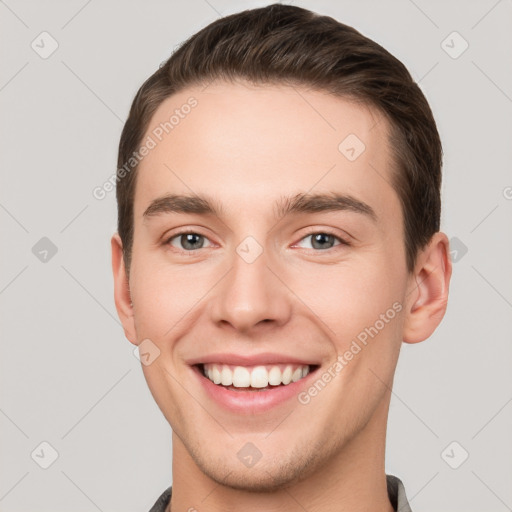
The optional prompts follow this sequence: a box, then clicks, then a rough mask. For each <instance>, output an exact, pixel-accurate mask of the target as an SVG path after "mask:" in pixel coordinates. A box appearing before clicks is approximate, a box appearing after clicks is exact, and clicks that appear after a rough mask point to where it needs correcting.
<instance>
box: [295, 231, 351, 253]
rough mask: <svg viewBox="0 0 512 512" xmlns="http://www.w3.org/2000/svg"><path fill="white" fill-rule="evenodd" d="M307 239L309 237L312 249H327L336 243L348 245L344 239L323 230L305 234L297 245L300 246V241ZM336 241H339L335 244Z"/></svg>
mask: <svg viewBox="0 0 512 512" xmlns="http://www.w3.org/2000/svg"><path fill="white" fill-rule="evenodd" d="M308 239H311V248H312V249H319V250H327V249H331V248H332V247H334V246H336V245H350V244H349V243H348V242H347V241H346V240H343V238H340V237H339V236H336V235H333V234H332V233H326V232H323V231H320V232H314V233H310V234H309V235H307V236H305V237H304V238H303V239H302V240H301V241H300V242H299V243H298V244H297V245H299V246H300V243H301V242H303V241H304V240H308ZM336 241H338V242H339V243H337V244H336V243H335V242H336ZM301 247H303V246H301ZM309 248H310V247H306V249H309Z"/></svg>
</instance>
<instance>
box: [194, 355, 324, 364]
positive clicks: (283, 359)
mask: <svg viewBox="0 0 512 512" xmlns="http://www.w3.org/2000/svg"><path fill="white" fill-rule="evenodd" d="M187 362H188V364H189V365H191V366H193V365H197V364H222V363H224V364H229V365H233V366H258V365H267V364H299V365H311V366H315V365H317V364H318V363H316V362H314V361H306V360H305V359H301V358H299V357H295V356H290V355H286V354H277V353H270V352H267V353H262V354H253V355H240V354H232V353H230V354H210V355H207V356H202V357H197V358H194V359H191V360H189V361H187Z"/></svg>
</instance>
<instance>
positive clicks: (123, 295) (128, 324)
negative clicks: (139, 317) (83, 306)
mask: <svg viewBox="0 0 512 512" xmlns="http://www.w3.org/2000/svg"><path fill="white" fill-rule="evenodd" d="M110 243H111V246H112V272H113V274H114V301H115V303H116V309H117V314H118V316H119V319H120V320H121V323H122V324H123V329H124V335H125V336H126V338H127V339H128V340H129V341H130V342H131V343H133V344H134V345H137V337H136V335H135V321H134V317H133V306H132V299H131V297H130V286H129V282H128V276H127V274H126V268H125V265H124V258H123V243H122V242H121V238H120V236H119V234H118V233H115V234H114V235H113V236H112V239H111V241H110Z"/></svg>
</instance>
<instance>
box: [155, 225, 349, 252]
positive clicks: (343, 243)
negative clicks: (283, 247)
mask: <svg viewBox="0 0 512 512" xmlns="http://www.w3.org/2000/svg"><path fill="white" fill-rule="evenodd" d="M182 235H199V236H200V237H203V238H206V239H207V240H209V239H208V237H206V236H204V235H201V233H197V232H196V231H180V232H179V233H174V234H173V235H172V236H171V237H169V238H167V239H166V241H165V242H164V245H170V244H171V241H172V240H174V239H175V238H178V237H180V236H182ZM313 235H328V236H332V237H334V238H335V239H336V240H338V241H339V242H340V243H339V244H337V245H334V246H333V247H330V248H329V249H318V250H317V249H309V250H312V251H314V252H319V253H323V252H328V251H330V250H333V249H334V248H335V247H338V246H339V245H345V246H348V247H350V246H351V245H352V244H351V243H350V242H349V241H347V240H346V239H344V238H341V237H340V236H339V235H336V234H334V233H333V232H331V231H322V230H321V231H310V232H309V233H307V234H306V235H304V236H303V237H302V238H301V239H300V240H299V242H302V240H305V239H306V238H308V237H310V236H313ZM299 242H297V243H299ZM295 245H297V244H294V246H295ZM174 249H176V250H178V251H179V252H181V253H186V254H194V253H196V252H197V251H200V250H201V249H202V248H201V249H192V250H189V251H187V250H184V249H177V248H176V247H174Z"/></svg>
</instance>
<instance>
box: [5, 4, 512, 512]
mask: <svg viewBox="0 0 512 512" xmlns="http://www.w3.org/2000/svg"><path fill="white" fill-rule="evenodd" d="M266 3H269V2H255V1H250V2H242V1H240V0H238V1H234V0H208V1H206V0H191V1H188V2H186V3H185V2H181V3H178V2H170V1H168V2H164V1H144V2H143V1H142V0H139V1H126V2H121V1H120V0H118V1H114V0H108V1H99V0H92V1H91V0H89V1H84V0H73V1H66V2H64V1H61V2H56V1H46V2H40V1H39V2H38V1H15V0H6V1H0V52H1V54H0V55H1V76H0V108H1V118H0V130H1V132H0V137H1V141H2V146H1V152H0V162H1V172H2V187H1V189H0V226H1V234H2V251H1V264H0V308H1V322H2V324H1V325H2V329H1V343H2V356H1V359H0V364H1V367H0V379H1V397H0V429H1V455H0V460H1V466H0V510H1V511H2V512H15V511H17V512H21V511H52V512H58V511H69V510H73V511H77V512H78V511H95V510H100V511H116V510H118V511H120V510H123V511H134V512H135V511H146V510H149V508H150V506H151V505H152V504H153V501H154V500H155V499H156V498H157V496H158V495H159V494H160V493H161V492H162V491H163V490H164V489H165V488H166V487H167V486H168V485H170V484H171V478H172V475H171V443H170V439H171V431H170V427H169V426H168V424H167V423H166V421H165V419H164V418H163V416H162V415H161V413H160V411H159V409H158V408H157V406H156V404H155V403H154V402H153V399H152V397H151V395H150V393H149V390H148V389H147V385H146V382H145V380H144V378H143V375H142V371H141V368H140V363H139V361H138V360H137V359H136V358H135V357H134V355H133V346H132V345H131V344H130V343H129V342H128V341H127V340H126V339H125V338H124V335H123V331H122V329H121V327H120V325H119V322H118V320H117V316H116V312H115V308H114V302H113V292H112V277H111V269H110V246H109V239H110V236H111V234H112V233H113V232H114V230H115V226H116V210H115V194H114V193H110V194H109V195H108V197H107V198H105V199H104V200H102V201H99V200H96V199H95V198H94V197H93V195H92V190H93V188H94V187H95V186H97V185H101V184H102V183H103V182H104V181H105V180H106V179H108V177H109V176H111V174H112V173H113V172H114V171H115V166H116V153H117V144H118V141H119V136H120V133H121V129H122V126H123V121H124V119H125V118H126V115H127V112H128V108H129V105H130V103H131V101H132V98H133V96H134V94H135V92H136V91H137V89H138V87H139V86H140V85H141V83H142V81H143V80H144V79H145V78H146V77H148V76H149V75H150V74H152V73H153V72H154V71H155V70H156V68H157V67H158V65H159V64H160V63H161V62H162V61H163V60H164V59H165V58H167V57H168V55H169V54H170V52H171V51H172V49H173V48H174V47H175V45H177V44H179V43H180V42H181V41H183V40H184V39H185V38H186V37H188V36H189V35H191V34H192V33H194V32H195V31H197V30H198V29H200V28H202V27H203V26H205V25H206V24H208V23H209V22H211V21H213V20H215V19H216V18H217V17H219V16H223V15H226V14H230V13H232V12H236V11H239V10H241V9H242V8H249V7H255V6H260V5H264V4H266ZM288 3H290V2H288ZM294 3H295V4H296V5H301V6H304V7H307V8H310V9H313V10H316V11H318V12H320V13H324V14H328V15H331V16H333V17H335V18H337V19H338V20H340V21H342V22H344V23H347V24H349V25H353V26H355V27H356V28H357V29H358V30H360V31H361V32H363V33H364V34H365V35H367V36H369V37H371V38H373V39H375V40H376V41H377V42H379V43H380V44H382V45H383V46H384V47H386V48H387V49H388V50H390V51H391V52H392V53H393V54H394V55H396V56H397V57H398V58H399V59H401V60H402V61H403V62H404V63H405V65H406V66H407V67H408V68H409V70H410V71H411V73H412V75H413V76H414V77H415V79H416V80H418V81H420V85H421V87H422V89H423V90H424V92H425V94H426V96H427V98H428V100H429V101H430V103H431V106H432V108H433V110H434V114H435V116H436V119H437V121H438V126H439V130H440V132H441V136H442V139H443V143H444V151H445V165H444V182H443V201H444V209H443V214H442V224H443V225H442V229H443V231H445V232H446V233H447V234H448V236H449V237H450V238H452V237H456V238H457V239H458V241H456V242H454V247H455V248H459V252H458V255H457V258H456V259H457V261H456V262H455V263H454V274H453V278H452V282H451V289H450V304H449V307H448V312H447V314H446V317H445V319H444V320H443V322H442V325H441V326H440V328H439V329H438V330H437V331H436V333H435V334H434V336H432V338H431V339H430V340H428V341H426V342H424V343H420V344H417V345H413V346H409V345H405V344H404V346H403V351H402V355H401V359H400V363H399V366H398V370H397V374H396V380H395V388H394V395H393V400H392V404H391V410H390V423H389V433H388V447H387V463H386V468H387V471H388V473H393V474H396V475H397V476H399V477H400V478H402V480H403V481H404V483H405V486H406V490H407V494H408V495H409V498H410V500H411V505H412V508H413V510H414V511H415V512H421V511H427V510H428V511H445V510H450V511H453V512H455V511H464V512H470V511H482V510H485V511H486V512H493V511H496V512H501V511H504V510H511V509H512V439H511V434H512V428H511V427H512V377H511V375H512V372H511V363H512V357H511V356H512V343H511V331H512V329H511V328H512V314H511V313H512V286H511V285H512V270H511V262H512V236H511V222H510V221H511V216H512V215H511V214H512V200H511V198H512V188H510V187H512V175H511V172H510V164H511V162H512V144H511V142H512V137H511V136H512V121H511V120H512V72H511V67H510V63H511V62H512V60H511V55H512V52H511V50H512V30H511V29H512V2H511V1H510V0H501V1H496V0H479V1H462V0H461V1H430V2H429V1H426V0H415V1H412V0H396V1H390V0H388V1H384V2H370V1H360V0H358V1H355V0H354V1H348V0H346V1H345V0H344V1H339V2H334V1H331V2H328V1H325V0H324V1H316V2H313V1H302V2H299V1H297V2H294ZM43 31H47V32H49V34H51V36H52V37H53V38H54V39H55V40H56V41H57V42H58V45H59V46H58V49H57V50H56V51H55V52H54V53H53V54H52V55H51V56H49V57H48V58H46V59H43V58H41V57H40V55H39V54H38V53H36V51H34V50H33V49H32V47H31V43H32V41H34V40H35V44H39V46H40V47H41V46H43V44H44V47H45V48H46V50H48V48H50V41H49V39H46V40H45V42H43V43H41V38H40V37H39V34H40V33H41V32H43ZM453 31H457V32H458V33H459V34H460V35H461V36H462V37H463V38H464V40H465V41H467V43H469V47H468V49H467V50H466V51H465V52H464V53H463V54H462V55H460V56H459V57H458V58H452V56H450V55H449V54H448V53H447V52H446V51H445V50H446V49H448V50H449V51H451V53H452V55H453V54H454V53H457V52H458V51H459V50H460V49H462V48H463V46H462V45H463V44H464V43H463V41H462V40H461V39H460V38H458V36H455V39H454V37H453V36H452V37H451V38H448V39H447V40H446V38H447V36H449V35H450V34H451V33H452V32H453ZM45 37H47V36H45ZM445 40H446V42H445V43H444V48H443V46H442V42H443V41H445ZM450 47H451V48H450ZM507 187H508V188H507ZM43 237H47V238H49V239H50V240H51V241H52V242H53V244H55V246H56V247H57V249H58V252H57V253H56V254H55V255H54V256H53V257H52V256H51V253H48V255H47V261H46V262H44V261H40V259H39V258H42V257H43V256H44V253H38V250H39V251H40V250H44V247H43V249H41V248H40V247H39V246H36V250H34V252H36V254H34V252H33V250H32V248H33V247H34V246H35V245H36V244H37V243H38V241H39V240H40V239H41V238H43ZM41 243H43V244H44V242H41ZM462 244H464V246H465V247H467V249H468V252H467V253H466V254H464V255H462V252H461V251H460V247H463V246H462ZM36 255H38V257H36ZM461 255H462V257H461ZM43 441H46V442H47V443H49V444H50V445H51V446H52V447H53V449H55V450H56V451H57V452H58V458H57V460H56V461H55V462H54V463H53V464H52V465H51V466H50V467H49V468H48V469H42V468H41V467H40V464H44V463H45V462H46V463H48V462H51V460H50V459H51V453H52V452H51V449H49V448H48V447H45V445H43V446H42V447H41V446H40V443H42V442H43ZM453 441H456V442H457V443H458V444H456V445H451V446H450V447H449V448H448V450H447V451H444V450H445V448H446V447H448V446H449V445H450V443H452V442H453ZM34 450H35V452H34ZM443 451H444V452H443ZM464 451H467V452H468V453H469V458H468V459H467V460H466V461H465V462H463V463H462V464H461V465H460V466H459V467H458V469H452V468H451V467H450V466H449V465H448V463H447V462H450V463H451V464H452V465H458V464H460V462H461V460H463V456H464V453H465V452H464ZM33 452H34V455H33V456H31V454H32V453H33ZM442 453H444V456H443V455H442ZM206 506H207V504H205V507H206Z"/></svg>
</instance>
